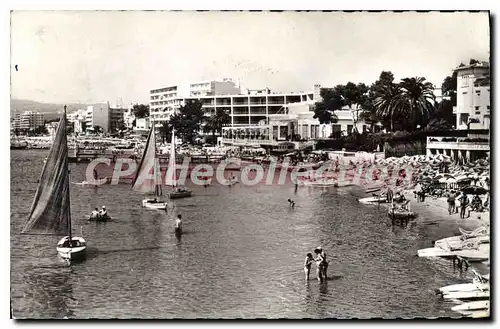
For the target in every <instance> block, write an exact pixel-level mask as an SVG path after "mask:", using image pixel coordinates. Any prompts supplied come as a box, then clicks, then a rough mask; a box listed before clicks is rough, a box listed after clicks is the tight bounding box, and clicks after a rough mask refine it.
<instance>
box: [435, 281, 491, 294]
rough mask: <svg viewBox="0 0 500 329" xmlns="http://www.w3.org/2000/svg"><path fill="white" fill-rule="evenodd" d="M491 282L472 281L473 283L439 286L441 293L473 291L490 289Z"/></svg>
mask: <svg viewBox="0 0 500 329" xmlns="http://www.w3.org/2000/svg"><path fill="white" fill-rule="evenodd" d="M489 289H490V284H489V283H481V282H472V283H461V284H453V285H450V286H446V287H442V288H439V292H440V293H441V294H450V293H453V292H471V291H484V290H489Z"/></svg>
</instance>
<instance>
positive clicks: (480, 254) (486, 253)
mask: <svg viewBox="0 0 500 329" xmlns="http://www.w3.org/2000/svg"><path fill="white" fill-rule="evenodd" d="M451 253H452V254H453V255H454V256H458V257H461V258H463V259H465V260H467V261H469V262H481V261H483V260H486V259H489V258H490V244H489V243H483V244H480V245H479V247H478V249H463V250H455V251H452V252H451Z"/></svg>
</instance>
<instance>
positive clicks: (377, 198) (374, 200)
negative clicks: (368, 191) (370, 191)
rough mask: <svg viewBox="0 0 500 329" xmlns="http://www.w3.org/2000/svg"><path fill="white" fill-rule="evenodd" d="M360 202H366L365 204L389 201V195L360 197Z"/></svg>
mask: <svg viewBox="0 0 500 329" xmlns="http://www.w3.org/2000/svg"><path fill="white" fill-rule="evenodd" d="M358 202H360V203H364V204H370V203H386V202H387V197H385V196H371V197H368V198H362V199H358Z"/></svg>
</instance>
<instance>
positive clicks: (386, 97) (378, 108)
mask: <svg viewBox="0 0 500 329" xmlns="http://www.w3.org/2000/svg"><path fill="white" fill-rule="evenodd" d="M400 100H401V87H400V86H399V85H396V84H390V85H385V86H383V87H382V89H381V90H380V96H378V97H377V98H375V102H374V103H373V107H374V108H375V112H376V114H377V116H378V117H380V118H388V117H389V118H390V122H391V132H393V131H394V113H395V112H396V111H398V109H399V106H400Z"/></svg>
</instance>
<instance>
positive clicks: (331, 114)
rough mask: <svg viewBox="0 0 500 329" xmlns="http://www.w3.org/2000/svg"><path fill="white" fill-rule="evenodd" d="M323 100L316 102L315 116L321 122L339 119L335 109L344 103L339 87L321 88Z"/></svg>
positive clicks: (333, 121)
mask: <svg viewBox="0 0 500 329" xmlns="http://www.w3.org/2000/svg"><path fill="white" fill-rule="evenodd" d="M320 96H321V101H319V102H316V103H315V104H314V116H313V117H314V118H315V119H318V120H319V123H320V124H330V123H336V122H338V121H339V119H338V117H337V115H336V114H335V111H337V110H340V109H341V108H342V106H343V105H344V103H343V101H342V95H341V94H340V90H339V88H337V87H336V88H321V90H320Z"/></svg>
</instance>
